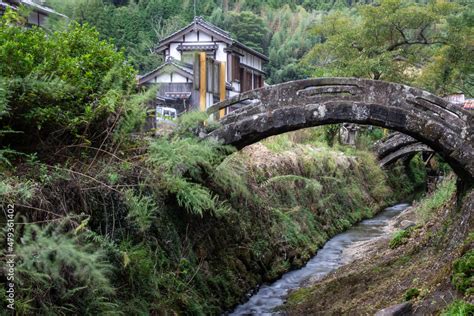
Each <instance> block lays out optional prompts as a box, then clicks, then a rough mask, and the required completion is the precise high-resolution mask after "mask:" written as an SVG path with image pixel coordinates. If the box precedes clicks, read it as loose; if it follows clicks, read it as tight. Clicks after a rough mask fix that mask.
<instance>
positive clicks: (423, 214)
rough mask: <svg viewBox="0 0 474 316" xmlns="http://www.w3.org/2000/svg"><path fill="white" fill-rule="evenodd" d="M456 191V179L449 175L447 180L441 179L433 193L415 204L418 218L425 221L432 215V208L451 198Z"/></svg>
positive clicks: (434, 208)
mask: <svg viewBox="0 0 474 316" xmlns="http://www.w3.org/2000/svg"><path fill="white" fill-rule="evenodd" d="M455 191H456V179H455V178H453V177H451V178H450V179H448V181H443V182H442V183H441V184H440V186H439V188H438V189H437V190H436V191H435V192H433V194H431V195H429V196H428V197H426V198H424V199H422V200H421V201H420V202H419V203H417V204H416V214H417V216H418V218H419V219H420V220H421V221H423V222H427V221H428V220H429V219H430V218H431V216H432V215H433V210H436V209H438V208H439V207H440V206H442V205H443V204H444V203H446V201H447V200H449V199H450V198H451V196H452V195H453V193H454V192H455Z"/></svg>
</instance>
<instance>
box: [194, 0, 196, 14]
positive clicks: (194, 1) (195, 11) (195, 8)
mask: <svg viewBox="0 0 474 316" xmlns="http://www.w3.org/2000/svg"><path fill="white" fill-rule="evenodd" d="M194 17H196V0H194Z"/></svg>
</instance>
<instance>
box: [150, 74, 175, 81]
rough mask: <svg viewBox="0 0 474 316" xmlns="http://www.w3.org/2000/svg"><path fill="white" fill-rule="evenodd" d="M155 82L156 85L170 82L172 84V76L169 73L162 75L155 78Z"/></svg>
mask: <svg viewBox="0 0 474 316" xmlns="http://www.w3.org/2000/svg"><path fill="white" fill-rule="evenodd" d="M153 82H155V83H169V82H171V74H169V73H164V74H161V75H159V76H157V77H155V80H154V81H153Z"/></svg>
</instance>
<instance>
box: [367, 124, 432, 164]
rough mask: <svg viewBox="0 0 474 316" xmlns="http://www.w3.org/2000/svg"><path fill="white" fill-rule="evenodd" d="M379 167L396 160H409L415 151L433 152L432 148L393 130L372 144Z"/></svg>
mask: <svg viewBox="0 0 474 316" xmlns="http://www.w3.org/2000/svg"><path fill="white" fill-rule="evenodd" d="M374 151H375V154H376V155H377V158H378V160H379V164H380V166H381V167H387V166H389V165H391V164H393V163H395V162H396V161H397V160H400V159H402V160H408V161H409V160H410V159H411V158H413V156H414V155H415V154H416V153H419V152H425V153H431V154H432V153H433V152H434V151H433V149H431V148H430V147H429V146H427V145H425V144H423V143H421V142H419V141H418V140H416V139H414V138H413V137H411V136H408V135H405V134H402V133H399V132H395V133H392V134H390V135H389V136H388V137H386V138H384V139H381V140H380V141H378V142H377V143H376V144H375V146H374Z"/></svg>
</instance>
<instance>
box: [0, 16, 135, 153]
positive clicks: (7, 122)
mask: <svg viewBox="0 0 474 316" xmlns="http://www.w3.org/2000/svg"><path fill="white" fill-rule="evenodd" d="M12 18H14V19H19V17H17V16H15V14H14V13H12V12H10V13H8V14H7V15H5V16H4V17H3V18H2V20H1V21H0V29H1V32H0V78H2V79H1V80H0V81H1V82H2V87H1V88H0V90H1V91H3V92H2V95H1V96H0V99H1V100H2V101H1V104H2V105H1V110H2V112H3V113H4V115H3V116H2V117H0V124H1V127H2V128H1V129H3V130H4V129H5V128H9V129H11V130H13V131H15V132H17V133H21V134H22V137H21V138H19V137H17V136H16V135H15V134H11V133H8V134H4V135H0V137H2V138H3V139H4V140H3V142H2V143H3V144H11V145H12V147H22V146H26V147H28V148H29V150H31V149H33V148H34V146H33V145H35V144H38V143H41V142H45V141H46V138H47V141H48V143H49V145H54V144H55V143H62V144H64V143H68V142H73V141H76V139H80V140H81V141H84V142H90V141H99V140H101V139H102V138H103V137H104V136H105V134H104V130H106V129H108V128H110V129H112V128H113V125H112V124H111V123H113V120H108V119H110V117H111V114H112V113H115V112H116V111H119V109H121V108H122V111H123V112H126V111H127V109H126V103H127V102H128V99H129V97H130V94H131V93H132V88H133V87H134V85H135V78H134V76H135V72H134V71H133V69H132V68H131V67H130V66H128V65H127V63H126V62H125V57H124V55H123V54H122V53H120V52H117V51H116V50H115V48H114V47H113V46H112V45H110V44H108V43H107V42H104V41H100V40H99V39H98V33H97V32H96V31H94V30H93V29H92V28H90V27H88V26H86V25H79V24H77V23H75V22H72V23H71V24H70V25H69V26H68V27H67V29H66V30H64V31H59V32H54V33H52V34H48V33H46V32H45V31H44V30H43V29H40V28H35V27H33V28H23V27H12V26H11V25H10V23H9V19H12ZM5 91H6V95H5ZM110 125H112V126H110Z"/></svg>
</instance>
